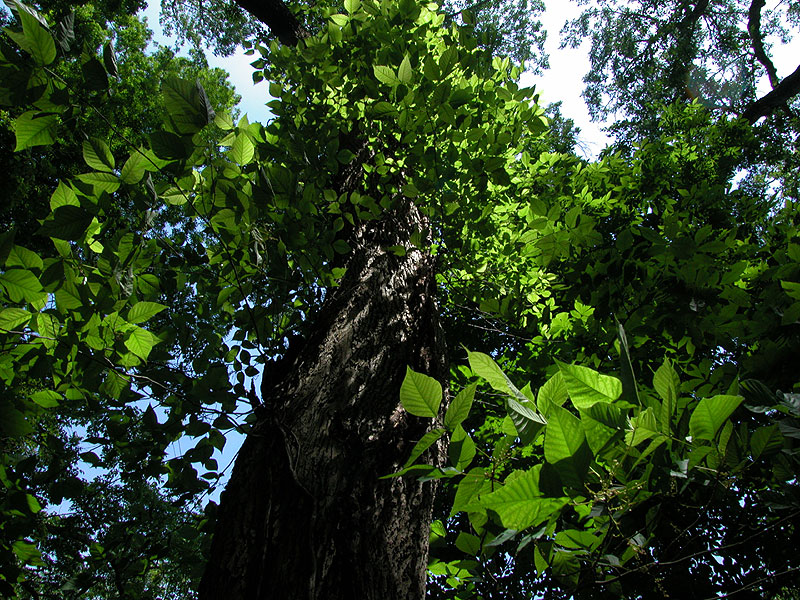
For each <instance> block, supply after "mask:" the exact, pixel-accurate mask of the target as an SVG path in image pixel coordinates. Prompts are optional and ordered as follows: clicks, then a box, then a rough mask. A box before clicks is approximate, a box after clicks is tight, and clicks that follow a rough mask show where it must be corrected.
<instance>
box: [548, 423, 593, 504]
mask: <svg viewBox="0 0 800 600" xmlns="http://www.w3.org/2000/svg"><path fill="white" fill-rule="evenodd" d="M544 456H545V459H546V460H547V462H549V463H550V464H552V465H553V466H554V467H555V469H556V470H557V471H558V473H559V475H560V477H561V481H563V482H564V484H565V485H568V486H570V487H572V488H575V489H581V488H583V482H584V480H585V478H586V473H587V472H588V470H589V465H590V464H591V461H592V453H591V450H590V449H589V446H588V444H587V442H586V435H585V434H584V431H583V427H582V426H581V422H580V421H579V420H578V418H577V417H576V416H575V415H573V414H572V413H570V412H569V411H568V410H566V409H565V408H563V407H558V408H554V409H553V410H551V411H550V414H549V417H548V423H547V428H546V429H545V435H544Z"/></svg>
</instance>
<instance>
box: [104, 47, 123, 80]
mask: <svg viewBox="0 0 800 600" xmlns="http://www.w3.org/2000/svg"><path fill="white" fill-rule="evenodd" d="M103 66H104V67H105V68H106V72H107V73H108V74H109V75H111V76H112V77H117V76H118V75H119V73H118V71H117V59H116V57H115V56H114V49H113V48H112V47H111V42H106V43H105V45H104V46H103Z"/></svg>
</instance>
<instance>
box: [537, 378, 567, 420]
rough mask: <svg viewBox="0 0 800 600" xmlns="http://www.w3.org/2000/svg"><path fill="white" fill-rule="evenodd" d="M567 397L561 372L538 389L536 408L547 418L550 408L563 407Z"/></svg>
mask: <svg viewBox="0 0 800 600" xmlns="http://www.w3.org/2000/svg"><path fill="white" fill-rule="evenodd" d="M568 397H569V394H568V392H567V386H566V385H564V376H563V375H562V374H561V371H558V372H556V374H555V375H553V376H552V377H551V378H550V379H548V380H547V381H546V382H545V384H544V385H543V386H542V387H540V388H539V391H538V392H537V394H536V406H537V407H538V408H539V411H540V412H541V413H542V414H543V415H544V416H545V417H547V414H548V412H549V411H550V407H551V406H561V405H563V404H564V402H566V401H567V398H568Z"/></svg>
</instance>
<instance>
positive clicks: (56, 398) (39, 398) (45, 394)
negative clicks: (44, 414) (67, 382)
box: [31, 390, 61, 408]
mask: <svg viewBox="0 0 800 600" xmlns="http://www.w3.org/2000/svg"><path fill="white" fill-rule="evenodd" d="M31 400H33V401H34V402H35V403H36V404H38V405H39V406H41V407H42V408H53V407H54V406H58V403H59V402H60V400H61V394H59V393H57V392H54V391H53V390H40V391H38V392H34V393H33V394H31Z"/></svg>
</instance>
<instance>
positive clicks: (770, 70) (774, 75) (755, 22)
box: [747, 0, 778, 89]
mask: <svg viewBox="0 0 800 600" xmlns="http://www.w3.org/2000/svg"><path fill="white" fill-rule="evenodd" d="M766 3H767V1H766V0H753V1H752V2H751V3H750V10H748V11H747V33H748V34H750V39H751V40H752V41H753V52H754V53H755V55H756V58H757V59H758V62H760V63H761V64H762V65H763V66H764V68H765V69H766V70H767V75H768V76H769V83H770V85H772V88H773V89H775V87H777V85H778V72H777V71H776V70H775V65H774V64H772V60H770V58H769V56H767V51H766V50H765V49H764V39H763V37H762V36H761V9H762V8H764V5H765V4H766Z"/></svg>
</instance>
